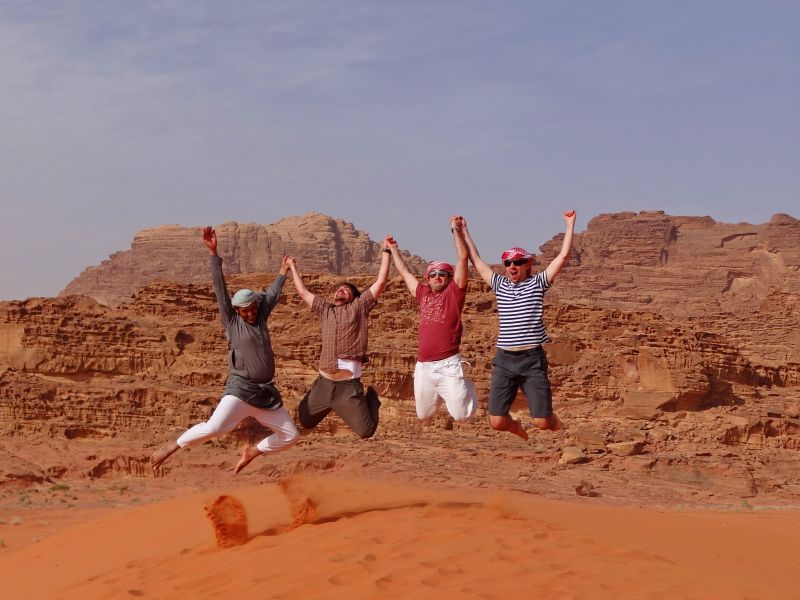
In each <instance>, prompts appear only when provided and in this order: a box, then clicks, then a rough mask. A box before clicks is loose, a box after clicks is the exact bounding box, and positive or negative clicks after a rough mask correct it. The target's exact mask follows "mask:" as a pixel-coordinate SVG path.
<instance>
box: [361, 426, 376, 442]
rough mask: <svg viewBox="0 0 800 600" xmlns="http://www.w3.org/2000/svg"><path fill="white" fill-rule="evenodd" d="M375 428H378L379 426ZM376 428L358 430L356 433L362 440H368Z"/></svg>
mask: <svg viewBox="0 0 800 600" xmlns="http://www.w3.org/2000/svg"><path fill="white" fill-rule="evenodd" d="M375 429H377V427H376V428H375ZM375 429H370V430H368V431H356V435H358V437H360V438H361V439H362V440H367V439H369V438H371V437H372V436H373V435H375Z"/></svg>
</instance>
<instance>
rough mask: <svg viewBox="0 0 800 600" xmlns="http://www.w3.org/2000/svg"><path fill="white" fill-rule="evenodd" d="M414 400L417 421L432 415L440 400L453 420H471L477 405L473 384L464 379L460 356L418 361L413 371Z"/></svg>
mask: <svg viewBox="0 0 800 600" xmlns="http://www.w3.org/2000/svg"><path fill="white" fill-rule="evenodd" d="M414 399H415V401H416V405H417V417H418V418H419V419H420V420H422V419H427V418H428V417H430V416H432V415H433V413H435V412H436V409H437V408H438V407H439V405H440V404H441V403H442V401H444V403H445V405H446V406H447V412H449V413H450V415H451V416H452V417H453V418H454V419H455V420H456V421H464V420H466V419H468V418H470V417H471V416H472V415H473V414H474V413H475V407H476V404H477V402H476V398H475V388H473V387H472V382H471V381H469V379H466V378H465V377H464V367H463V366H462V365H461V355H460V354H456V355H454V356H451V357H449V358H445V359H442V360H434V361H430V362H418V363H417V366H416V367H415V368H414Z"/></svg>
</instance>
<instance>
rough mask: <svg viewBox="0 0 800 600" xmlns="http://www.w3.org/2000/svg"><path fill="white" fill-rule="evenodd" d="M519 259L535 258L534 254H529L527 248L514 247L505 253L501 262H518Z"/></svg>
mask: <svg viewBox="0 0 800 600" xmlns="http://www.w3.org/2000/svg"><path fill="white" fill-rule="evenodd" d="M518 258H533V254H531V253H529V252H528V251H527V250H525V248H519V247H517V246H514V247H513V248H509V249H508V250H506V251H505V252H503V256H501V257H500V260H517V259H518Z"/></svg>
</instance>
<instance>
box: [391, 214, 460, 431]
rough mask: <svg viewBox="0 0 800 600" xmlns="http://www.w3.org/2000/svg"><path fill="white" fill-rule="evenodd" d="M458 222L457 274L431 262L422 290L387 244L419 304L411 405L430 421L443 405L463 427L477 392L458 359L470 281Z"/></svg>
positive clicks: (447, 266)
mask: <svg viewBox="0 0 800 600" xmlns="http://www.w3.org/2000/svg"><path fill="white" fill-rule="evenodd" d="M459 218H460V217H451V219H450V232H451V233H452V234H453V239H454V241H455V246H456V253H457V255H458V262H457V263H456V266H455V269H454V268H453V266H452V265H451V264H450V263H446V262H432V263H430V264H429V265H428V268H427V269H426V270H425V280H426V281H425V283H423V284H420V283H419V282H418V281H417V278H416V277H415V276H414V275H413V274H412V273H411V271H409V270H408V267H407V266H406V264H405V262H404V261H403V257H402V256H401V255H400V253H399V252H398V250H397V242H396V241H395V240H394V238H391V240H389V241H387V247H388V248H389V249H390V250H391V252H392V259H393V260H394V266H395V267H396V268H397V271H398V272H399V273H400V276H401V277H402V278H403V281H405V283H406V286H407V287H408V291H409V292H411V295H412V296H414V297H415V298H416V300H417V303H418V304H419V348H418V351H417V364H416V367H415V368H414V400H415V402H416V408H417V417H418V418H419V419H420V420H424V419H427V418H429V417H431V416H433V414H434V413H435V412H436V409H437V408H438V407H439V405H440V404H441V403H442V402H444V404H445V406H447V411H448V412H449V413H450V415H451V416H452V417H453V418H454V419H455V420H456V421H464V420H466V419H468V418H469V417H471V416H472V415H473V414H474V413H475V405H476V401H475V390H474V388H473V387H472V383H471V382H470V381H469V380H468V379H466V378H465V377H464V368H463V366H462V364H461V354H460V353H459V348H460V346H461V333H462V331H463V327H462V324H461V312H462V311H463V310H464V302H465V300H466V297H467V278H468V272H467V247H466V245H465V243H464V238H463V236H462V234H461V230H460V228H459V227H458V225H457V220H458V219H459Z"/></svg>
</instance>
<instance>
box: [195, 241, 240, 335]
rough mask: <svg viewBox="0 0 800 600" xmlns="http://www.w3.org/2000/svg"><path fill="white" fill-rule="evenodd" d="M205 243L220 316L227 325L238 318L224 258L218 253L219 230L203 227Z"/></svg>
mask: <svg viewBox="0 0 800 600" xmlns="http://www.w3.org/2000/svg"><path fill="white" fill-rule="evenodd" d="M203 243H204V244H205V245H206V248H208V253H209V254H210V255H211V256H210V257H209V259H208V260H209V265H210V267H211V282H212V284H213V285H214V295H215V296H216V297H217V306H218V307H219V318H220V320H221V321H222V324H223V325H225V326H226V327H227V325H228V323H230V322H231V321H233V320H234V319H235V318H236V311H235V310H233V305H232V304H231V298H230V296H229V295H228V286H227V284H226V283H225V274H224V273H223V272H222V258H220V256H219V254H217V232H216V231H214V228H213V227H203Z"/></svg>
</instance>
